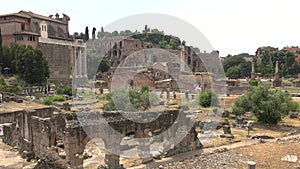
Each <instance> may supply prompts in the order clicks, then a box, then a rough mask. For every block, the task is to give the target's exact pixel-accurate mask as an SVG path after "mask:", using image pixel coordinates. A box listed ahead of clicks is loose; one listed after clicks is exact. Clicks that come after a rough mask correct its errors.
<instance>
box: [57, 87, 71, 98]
mask: <svg viewBox="0 0 300 169" xmlns="http://www.w3.org/2000/svg"><path fill="white" fill-rule="evenodd" d="M56 93H57V94H60V95H64V94H66V95H69V96H72V95H73V91H72V87H71V86H59V87H58V88H57V89H56Z"/></svg>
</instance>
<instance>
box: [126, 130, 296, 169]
mask: <svg viewBox="0 0 300 169" xmlns="http://www.w3.org/2000/svg"><path fill="white" fill-rule="evenodd" d="M293 137H300V134H298V135H292V136H288V137H282V138H283V139H288V138H293ZM276 140H277V139H269V140H265V141H266V142H276ZM256 144H259V140H252V139H248V140H245V141H241V142H238V143H233V144H230V145H224V146H219V147H213V148H204V149H200V150H193V151H189V152H186V153H182V154H177V155H175V156H172V157H168V158H163V159H161V160H155V161H154V162H150V163H147V164H142V165H139V166H136V167H131V168H128V169H142V168H157V167H158V166H160V165H165V164H168V163H173V162H178V161H182V160H187V159H192V158H194V157H197V156H200V155H202V154H208V153H213V152H214V151H216V150H218V149H223V148H227V149H229V150H231V149H236V148H241V147H248V146H251V145H256Z"/></svg>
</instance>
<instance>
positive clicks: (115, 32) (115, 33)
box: [111, 31, 119, 36]
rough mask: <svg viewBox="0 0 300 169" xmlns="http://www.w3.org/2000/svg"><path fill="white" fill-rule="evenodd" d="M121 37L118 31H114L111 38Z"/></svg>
mask: <svg viewBox="0 0 300 169" xmlns="http://www.w3.org/2000/svg"><path fill="white" fill-rule="evenodd" d="M118 35H119V32H118V31H113V32H112V33H111V36H118Z"/></svg>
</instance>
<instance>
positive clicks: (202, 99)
mask: <svg viewBox="0 0 300 169" xmlns="http://www.w3.org/2000/svg"><path fill="white" fill-rule="evenodd" d="M198 101H199V105H200V106H202V107H210V106H217V105H218V104H219V101H218V96H217V94H216V93H214V92H213V91H210V90H209V91H206V92H201V93H200V94H199V98H198Z"/></svg>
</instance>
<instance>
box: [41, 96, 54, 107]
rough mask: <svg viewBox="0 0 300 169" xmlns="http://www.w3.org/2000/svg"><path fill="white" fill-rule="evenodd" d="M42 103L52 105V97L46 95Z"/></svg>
mask: <svg viewBox="0 0 300 169" xmlns="http://www.w3.org/2000/svg"><path fill="white" fill-rule="evenodd" d="M43 104H44V105H53V104H54V102H53V100H52V98H50V97H46V98H44V101H43Z"/></svg>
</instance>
